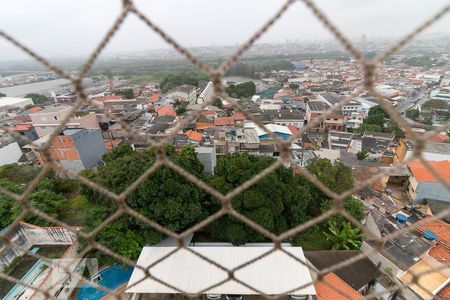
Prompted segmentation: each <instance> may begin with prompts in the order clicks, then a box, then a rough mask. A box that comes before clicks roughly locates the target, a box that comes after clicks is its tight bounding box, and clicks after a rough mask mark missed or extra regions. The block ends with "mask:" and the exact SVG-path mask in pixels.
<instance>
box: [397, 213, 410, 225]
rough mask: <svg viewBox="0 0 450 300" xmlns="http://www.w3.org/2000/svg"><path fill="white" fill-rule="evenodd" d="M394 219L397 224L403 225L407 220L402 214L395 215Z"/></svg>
mask: <svg viewBox="0 0 450 300" xmlns="http://www.w3.org/2000/svg"><path fill="white" fill-rule="evenodd" d="M395 219H396V220H397V222H399V223H401V224H404V223H406V220H407V219H408V218H407V217H406V216H405V215H403V214H396V215H395Z"/></svg>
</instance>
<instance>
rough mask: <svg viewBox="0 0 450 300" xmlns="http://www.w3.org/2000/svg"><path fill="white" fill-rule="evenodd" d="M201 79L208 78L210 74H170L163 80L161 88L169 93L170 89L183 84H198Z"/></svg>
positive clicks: (160, 84)
mask: <svg viewBox="0 0 450 300" xmlns="http://www.w3.org/2000/svg"><path fill="white" fill-rule="evenodd" d="M200 80H208V76H206V75H205V74H203V73H179V74H170V75H167V76H165V77H164V78H163V80H161V82H160V83H159V88H160V89H161V91H162V92H163V93H167V92H168V91H169V90H170V89H172V88H174V87H176V86H179V85H182V84H190V85H194V86H197V85H198V82H199V81H200Z"/></svg>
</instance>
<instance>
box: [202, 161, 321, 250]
mask: <svg viewBox="0 0 450 300" xmlns="http://www.w3.org/2000/svg"><path fill="white" fill-rule="evenodd" d="M273 162H274V160H273V159H272V158H268V157H255V156H251V155H248V154H239V155H225V156H222V157H220V159H219V160H218V162H217V166H216V169H215V174H214V176H212V177H210V178H209V180H208V183H209V184H210V185H211V186H212V187H214V188H216V189H217V190H218V191H220V192H222V193H225V194H226V193H228V192H230V191H231V190H233V189H234V188H236V187H238V186H240V185H241V184H243V183H244V182H245V181H247V180H249V179H251V178H253V177H254V176H255V175H256V174H258V173H259V172H261V171H262V170H264V169H265V168H267V167H268V166H270V165H271V164H272V163H273ZM321 199H322V196H321V195H320V193H319V192H318V191H317V189H316V187H315V186H314V185H312V184H311V183H310V182H309V181H308V180H306V178H304V177H303V176H300V175H294V174H293V172H292V170H291V169H288V168H286V167H279V168H277V169H276V170H275V171H274V172H272V173H270V174H269V175H267V176H265V177H264V178H262V179H261V180H260V181H258V182H257V183H256V184H254V185H253V186H251V187H250V188H248V189H247V190H245V191H244V192H242V193H240V194H239V195H238V196H236V197H234V198H233V199H232V205H233V208H234V209H236V210H237V211H239V212H240V213H242V214H243V215H244V216H246V217H248V218H249V219H251V220H253V221H254V222H256V223H258V224H260V225H261V226H263V227H264V228H266V229H268V230H269V231H271V232H273V233H276V234H280V233H281V232H284V231H286V230H287V229H288V228H291V227H294V226H296V225H298V224H302V223H304V222H306V221H307V220H309V219H310V218H311V216H313V215H314V214H315V213H316V210H317V209H318V205H319V203H320V201H321ZM207 207H209V211H210V213H214V212H216V211H217V210H218V209H219V208H220V207H221V205H220V202H219V201H218V200H217V199H211V202H210V203H209V204H208V205H207ZM209 232H210V235H211V237H212V238H213V239H214V240H218V241H227V242H231V243H233V244H235V245H241V244H245V243H248V242H261V241H263V240H264V239H265V238H264V237H263V236H262V235H261V234H259V233H257V232H256V231H254V230H253V229H251V228H250V227H248V226H247V225H245V224H243V223H242V222H240V221H237V220H236V219H234V218H232V217H229V216H225V217H222V218H220V219H219V220H218V221H216V222H214V223H213V224H212V225H211V226H210V227H209Z"/></svg>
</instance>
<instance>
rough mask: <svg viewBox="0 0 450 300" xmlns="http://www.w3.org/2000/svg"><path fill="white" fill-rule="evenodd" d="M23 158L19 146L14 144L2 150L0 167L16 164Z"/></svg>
mask: <svg viewBox="0 0 450 300" xmlns="http://www.w3.org/2000/svg"><path fill="white" fill-rule="evenodd" d="M21 156H22V150H20V147H19V144H17V142H13V143H11V144H8V145H6V146H3V147H1V148H0V166H3V165H8V164H14V163H16V162H18V161H19V159H20V157H21Z"/></svg>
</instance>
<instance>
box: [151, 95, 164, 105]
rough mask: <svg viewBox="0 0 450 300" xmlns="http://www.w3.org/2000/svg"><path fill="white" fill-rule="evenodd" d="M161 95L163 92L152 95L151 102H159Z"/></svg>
mask: <svg viewBox="0 0 450 300" xmlns="http://www.w3.org/2000/svg"><path fill="white" fill-rule="evenodd" d="M160 97H161V94H153V95H152V96H151V97H150V102H151V103H155V102H157V101H158V100H159V98H160Z"/></svg>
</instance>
